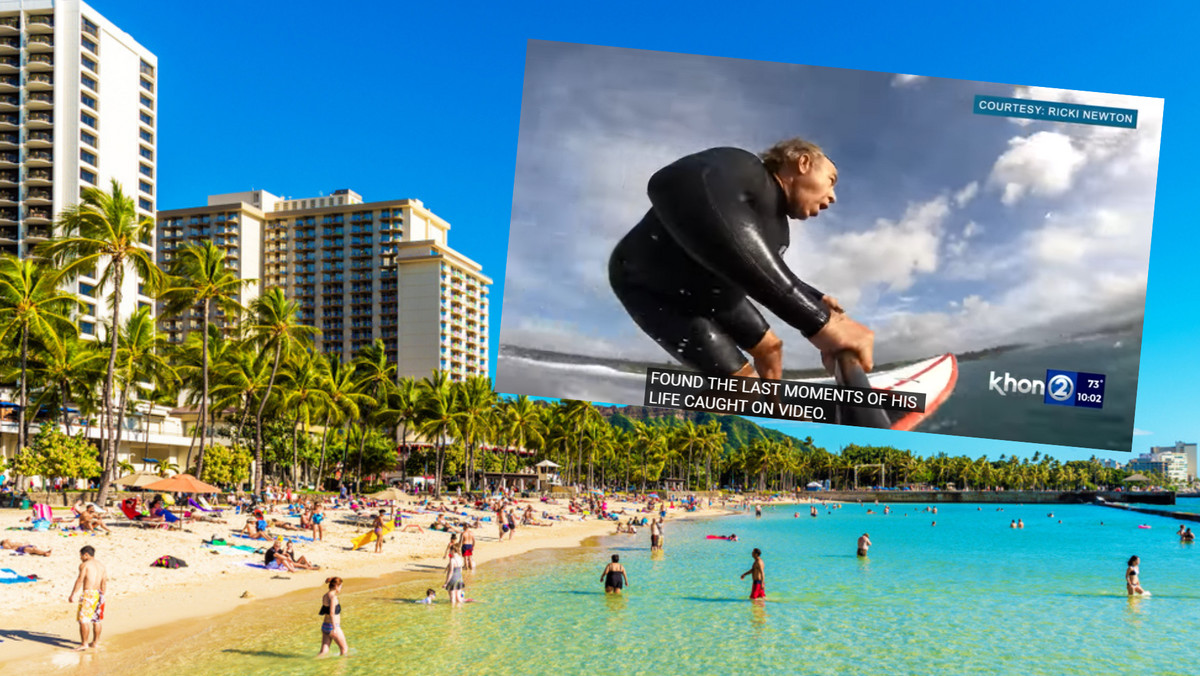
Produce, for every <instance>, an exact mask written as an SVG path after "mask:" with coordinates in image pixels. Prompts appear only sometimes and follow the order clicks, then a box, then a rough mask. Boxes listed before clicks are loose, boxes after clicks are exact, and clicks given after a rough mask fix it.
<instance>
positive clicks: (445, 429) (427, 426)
mask: <svg viewBox="0 0 1200 676" xmlns="http://www.w3.org/2000/svg"><path fill="white" fill-rule="evenodd" d="M452 385H453V384H452V383H451V382H450V377H449V376H447V375H446V372H445V371H434V372H433V373H432V375H431V376H429V377H426V378H424V379H423V380H422V381H421V390H422V392H421V408H420V414H419V417H418V420H419V421H420V422H419V424H418V429H419V430H420V432H421V434H422V435H423V436H424V437H425V438H427V439H437V440H438V444H437V462H436V467H435V469H436V484H435V487H434V495H436V496H439V497H440V496H441V494H442V470H443V468H444V466H445V462H446V437H454V438H455V439H456V440H457V439H458V437H459V434H458V425H457V424H456V423H457V420H456V418H455V399H456V395H457V394H458V393H457V391H456V389H455V388H454V387H453V386H452Z"/></svg>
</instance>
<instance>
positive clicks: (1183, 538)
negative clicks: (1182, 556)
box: [1179, 528, 1196, 542]
mask: <svg viewBox="0 0 1200 676" xmlns="http://www.w3.org/2000/svg"><path fill="white" fill-rule="evenodd" d="M1179 541H1180V542H1195V541H1196V534H1195V533H1193V532H1192V529H1191V528H1189V529H1187V530H1185V531H1184V532H1183V535H1180V536H1179Z"/></svg>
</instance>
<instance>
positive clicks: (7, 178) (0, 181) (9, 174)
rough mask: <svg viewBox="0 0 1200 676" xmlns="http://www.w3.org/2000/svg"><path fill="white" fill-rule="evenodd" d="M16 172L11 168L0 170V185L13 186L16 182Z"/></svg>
mask: <svg viewBox="0 0 1200 676" xmlns="http://www.w3.org/2000/svg"><path fill="white" fill-rule="evenodd" d="M17 178H18V176H17V172H15V171H13V170H12V169H8V170H6V171H0V186H15V185H16V184H17Z"/></svg>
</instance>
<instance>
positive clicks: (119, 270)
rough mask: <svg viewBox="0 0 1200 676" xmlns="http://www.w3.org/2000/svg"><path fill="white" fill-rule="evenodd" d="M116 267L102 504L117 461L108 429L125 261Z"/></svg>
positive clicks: (106, 387)
mask: <svg viewBox="0 0 1200 676" xmlns="http://www.w3.org/2000/svg"><path fill="white" fill-rule="evenodd" d="M110 265H113V266H114V267H115V268H116V269H115V272H114V274H113V316H112V328H111V329H109V333H110V334H111V335H110V336H109V337H110V338H112V346H111V347H110V348H109V351H108V371H107V373H105V376H104V387H103V389H102V395H101V396H102V397H103V401H102V402H101V407H102V408H103V411H104V414H103V415H102V416H101V421H102V422H101V424H100V434H101V437H102V438H103V439H104V445H105V446H106V448H105V449H104V453H103V458H104V462H103V463H101V465H102V472H101V474H100V490H99V491H97V492H96V502H97V503H98V504H100V505H101V506H103V505H104V502H105V500H107V498H108V485H109V483H111V482H112V480H113V464H114V463H115V461H116V457H117V449H116V448H114V443H115V442H110V440H109V436H108V430H109V428H110V427H111V426H112V391H113V374H114V372H115V371H116V370H117V343H119V342H120V333H119V331H118V327H119V326H121V285H122V284H123V283H124V281H125V262H124V261H123V260H114V261H112V262H111V263H110Z"/></svg>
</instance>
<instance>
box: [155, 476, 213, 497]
mask: <svg viewBox="0 0 1200 676" xmlns="http://www.w3.org/2000/svg"><path fill="white" fill-rule="evenodd" d="M143 488H145V489H146V490H148V491H161V492H163V493H220V492H221V489H220V488H217V487H216V486H211V485H209V484H206V483H204V482H203V481H201V480H199V479H197V478H196V477H194V476H192V475H191V474H176V475H175V476H173V477H171V478H170V479H163V480H162V481H155V482H154V483H152V484H149V485H147V486H143Z"/></svg>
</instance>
